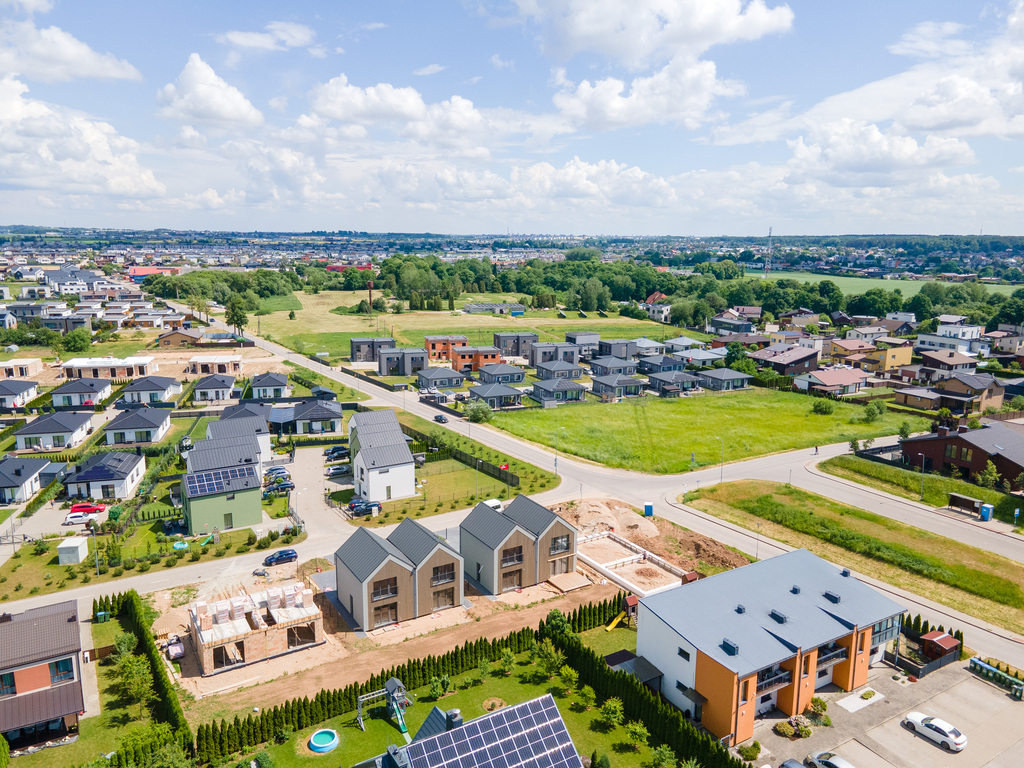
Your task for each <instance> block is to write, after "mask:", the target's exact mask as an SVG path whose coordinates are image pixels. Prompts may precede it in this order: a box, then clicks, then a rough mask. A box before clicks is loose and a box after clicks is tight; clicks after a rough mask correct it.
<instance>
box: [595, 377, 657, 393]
mask: <svg viewBox="0 0 1024 768" xmlns="http://www.w3.org/2000/svg"><path fill="white" fill-rule="evenodd" d="M590 391H591V392H593V393H594V394H595V395H597V396H598V397H602V398H611V397H639V396H640V395H641V394H642V393H643V391H644V383H643V382H642V381H641V380H640V379H634V378H633V377H632V376H627V375H626V374H624V373H613V374H609V375H608V376H594V377H593V379H592V384H591V390H590Z"/></svg>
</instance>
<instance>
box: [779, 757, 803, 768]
mask: <svg viewBox="0 0 1024 768" xmlns="http://www.w3.org/2000/svg"><path fill="white" fill-rule="evenodd" d="M779 768H804V764H803V763H801V762H800V761H799V760H794V759H793V758H789V760H786V761H784V762H783V763H781V764H780V765H779Z"/></svg>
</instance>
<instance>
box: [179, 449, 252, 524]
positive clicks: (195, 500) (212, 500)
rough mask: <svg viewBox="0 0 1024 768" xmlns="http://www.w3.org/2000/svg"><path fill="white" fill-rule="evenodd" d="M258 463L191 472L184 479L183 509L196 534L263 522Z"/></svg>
mask: <svg viewBox="0 0 1024 768" xmlns="http://www.w3.org/2000/svg"><path fill="white" fill-rule="evenodd" d="M261 485H262V481H261V478H260V474H259V465H258V464H245V465H237V466H233V467H225V468H223V469H212V470H205V471H202V472H189V473H188V474H186V475H185V477H184V478H182V481H181V490H182V493H181V498H182V511H183V512H184V515H185V522H186V523H187V524H188V530H189V533H191V534H192V535H193V536H197V535H200V534H207V533H213V532H214V531H225V530H228V529H230V528H236V527H237V528H248V527H249V526H253V525H260V524H261V523H262V522H263V505H262V504H261V503H260V497H261V494H262V489H261Z"/></svg>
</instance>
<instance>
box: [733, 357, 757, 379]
mask: <svg viewBox="0 0 1024 768" xmlns="http://www.w3.org/2000/svg"><path fill="white" fill-rule="evenodd" d="M729 367H730V368H731V369H732V370H734V371H738V372H739V373H746V374H748V375H750V376H756V375H757V365H756V364H755V363H754V361H753V360H751V359H750V358H749V357H744V358H743V359H741V360H737V361H736V362H734V363H733V364H732V365H730V366H729Z"/></svg>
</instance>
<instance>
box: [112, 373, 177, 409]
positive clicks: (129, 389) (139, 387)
mask: <svg viewBox="0 0 1024 768" xmlns="http://www.w3.org/2000/svg"><path fill="white" fill-rule="evenodd" d="M180 394H181V382H179V381H177V380H176V379H172V378H170V377H169V376H145V377H143V378H141V379H136V380H135V381H133V382H131V383H130V384H129V385H128V386H126V387H125V388H124V389H122V390H121V399H122V400H124V401H125V402H126V403H169V402H171V401H172V400H174V398H176V397H177V396H178V395H180Z"/></svg>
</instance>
